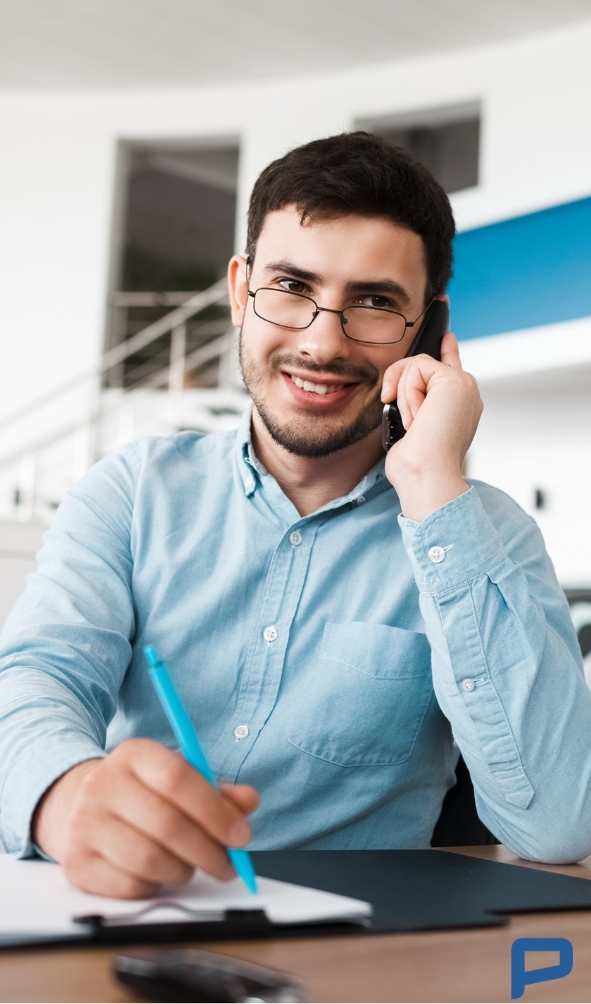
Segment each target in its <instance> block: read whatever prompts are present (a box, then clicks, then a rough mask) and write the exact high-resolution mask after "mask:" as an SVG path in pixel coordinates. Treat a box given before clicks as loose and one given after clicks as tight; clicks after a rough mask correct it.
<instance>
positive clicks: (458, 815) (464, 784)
mask: <svg viewBox="0 0 591 1004" xmlns="http://www.w3.org/2000/svg"><path fill="white" fill-rule="evenodd" d="M456 778H457V781H456V784H455V785H454V787H453V788H450V789H449V791H448V793H447V795H446V796H445V798H444V800H443V805H442V807H441V812H440V814H439V819H438V820H437V823H436V824H435V829H434V830H433V836H432V838H431V847H467V846H470V845H472V844H498V843H499V841H498V840H497V839H496V837H493V835H492V833H491V832H490V830H488V829H487V828H486V826H485V825H484V823H483V822H481V820H480V819H479V818H478V813H477V812H476V801H475V799H474V787H473V785H472V779H471V777H470V773H469V771H468V768H467V767H466V764H465V763H464V760H463V759H462V757H460V759H459V760H458V765H457V767H456Z"/></svg>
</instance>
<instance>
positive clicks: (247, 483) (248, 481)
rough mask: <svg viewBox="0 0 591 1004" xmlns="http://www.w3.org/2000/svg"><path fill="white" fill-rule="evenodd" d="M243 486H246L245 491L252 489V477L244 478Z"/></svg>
mask: <svg viewBox="0 0 591 1004" xmlns="http://www.w3.org/2000/svg"><path fill="white" fill-rule="evenodd" d="M244 487H245V488H246V490H247V492H251V491H252V489H253V488H254V481H253V480H252V478H247V479H246V481H245V482H244Z"/></svg>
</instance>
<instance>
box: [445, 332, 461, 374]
mask: <svg viewBox="0 0 591 1004" xmlns="http://www.w3.org/2000/svg"><path fill="white" fill-rule="evenodd" d="M441 362H442V363H446V364H447V366H451V367H452V369H454V370H461V368H462V361H461V359H460V349H459V347H458V340H457V338H456V336H455V335H454V333H453V331H448V332H447V334H446V335H444V338H443V341H442V343H441Z"/></svg>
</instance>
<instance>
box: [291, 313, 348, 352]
mask: <svg viewBox="0 0 591 1004" xmlns="http://www.w3.org/2000/svg"><path fill="white" fill-rule="evenodd" d="M298 349H299V351H300V354H301V355H302V356H309V357H310V358H311V359H312V360H313V361H314V362H315V363H318V365H320V366H326V364H327V363H329V362H330V361H331V360H333V359H347V358H348V357H349V356H350V354H351V343H350V342H349V340H348V339H347V338H345V335H344V333H343V329H342V327H341V318H340V316H339V314H338V312H336V311H335V312H334V313H333V312H332V311H331V310H330V309H326V308H325V309H324V310H320V312H319V313H318V315H317V316H316V317H315V318H314V320H313V321H312V324H311V325H310V327H309V328H304V330H303V331H300V333H299V338H298Z"/></svg>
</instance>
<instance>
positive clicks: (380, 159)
mask: <svg viewBox="0 0 591 1004" xmlns="http://www.w3.org/2000/svg"><path fill="white" fill-rule="evenodd" d="M288 205H295V206H296V207H297V210H298V212H299V213H300V218H301V221H302V223H303V222H304V221H305V220H306V219H309V218H313V217H329V218H330V217H331V216H343V215H347V214H348V213H358V214H359V215H362V216H386V217H388V219H390V220H392V221H393V222H394V223H398V224H400V225H401V226H404V227H408V229H409V230H413V231H414V233H416V234H418V235H419V237H421V238H422V241H423V245H424V248H425V263H426V267H427V289H426V293H425V301H426V303H429V302H430V301H431V300H432V299H433V297H434V296H437V295H438V294H441V293H443V292H445V288H446V286H447V283H448V282H449V280H450V278H451V274H452V260H453V251H452V241H453V237H454V234H455V224H454V220H453V216H452V212H451V206H450V204H449V199H448V197H447V195H446V194H445V192H444V191H443V189H442V188H441V186H440V185H438V184H437V182H436V181H435V179H434V178H433V176H432V175H431V174H430V173H429V171H428V170H427V168H426V167H423V165H422V164H421V163H419V161H417V160H415V159H414V158H413V157H412V156H411V155H410V154H409V153H407V151H406V150H403V149H402V147H397V146H392V145H391V144H390V143H388V142H387V141H386V140H385V139H382V138H381V137H380V136H373V135H371V134H370V133H367V132H349V133H341V134H340V135H339V136H330V137H329V138H328V139H317V140H314V141H313V142H312V143H306V144H305V145H304V146H298V147H296V148H295V150H290V152H289V153H287V154H286V155H285V157H281V158H280V159H279V160H274V161H273V163H272V164H269V166H268V167H266V168H265V170H264V171H263V172H262V174H261V175H260V176H259V177H258V179H257V181H256V183H255V186H254V188H253V190H252V195H251V198H250V206H249V210H248V232H247V244H246V254H247V257H248V258H249V259H250V261H252V260H253V259H254V255H255V251H256V245H257V241H258V238H259V235H260V233H261V230H262V228H263V224H264V222H265V217H266V216H267V213H272V212H274V211H276V210H279V209H282V208H283V207H284V206H288Z"/></svg>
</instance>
